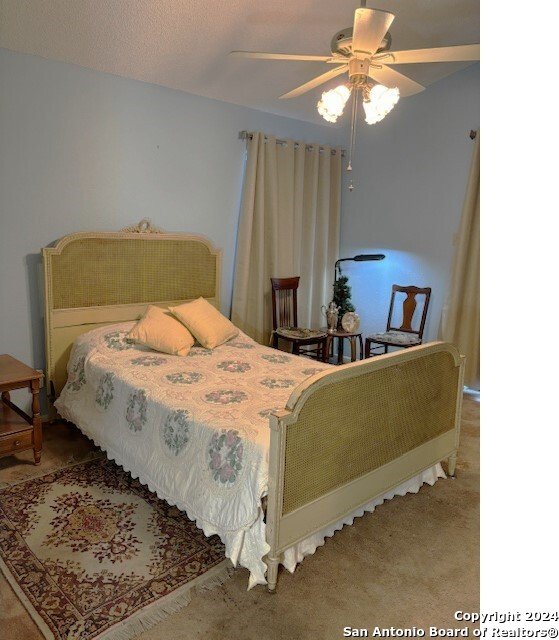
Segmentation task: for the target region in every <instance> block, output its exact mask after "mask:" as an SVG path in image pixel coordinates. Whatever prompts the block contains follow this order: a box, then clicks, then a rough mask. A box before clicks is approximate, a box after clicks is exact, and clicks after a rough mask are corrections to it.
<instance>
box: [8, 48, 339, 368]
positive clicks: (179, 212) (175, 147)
mask: <svg viewBox="0 0 559 640" xmlns="http://www.w3.org/2000/svg"><path fill="white" fill-rule="evenodd" d="M243 129H248V130H256V129H259V130H263V131H266V132H268V133H272V134H275V135H277V136H282V137H291V138H295V139H298V140H306V141H308V142H322V143H331V144H339V143H340V142H341V141H342V140H343V138H342V137H341V136H342V133H343V131H342V130H341V129H333V128H330V127H328V126H324V127H321V126H316V125H312V124H309V123H305V122H301V121H297V120H292V119H288V118H282V117H279V116H275V115H271V114H267V113H264V112H261V111H256V110H252V109H247V108H244V107H238V106H234V105H230V104H226V103H223V102H219V101H215V100H209V99H206V98H202V97H199V96H194V95H189V94H185V93H181V92H178V91H173V90H170V89H166V88H163V87H158V86H154V85H149V84H144V83H141V82H137V81H134V80H128V79H124V78H120V77H116V76H111V75H108V74H103V73H99V72H96V71H91V70H89V69H84V68H80V67H76V66H73V65H69V64H64V63H60V62H55V61H50V60H43V59H41V58H37V57H33V56H29V55H23V54H17V53H12V52H9V51H7V50H2V49H0V353H5V352H7V353H11V354H12V355H14V356H15V357H17V358H20V359H21V360H23V361H25V362H28V363H30V364H33V365H34V366H35V367H41V368H42V367H44V343H43V308H42V305H43V300H42V291H41V284H40V283H41V273H40V268H41V267H40V264H41V258H40V250H41V248H42V247H44V246H47V245H49V244H51V243H52V242H53V241H54V240H56V239H58V238H60V237H61V236H63V235H65V234H68V233H72V232H76V231H85V230H92V229H95V230H118V229H120V228H122V227H123V226H127V225H130V224H133V223H136V222H138V221H139V220H140V219H141V218H144V217H149V218H151V219H152V221H153V223H154V224H156V225H158V226H161V227H162V228H164V229H166V230H169V231H190V232H196V233H202V234H205V235H206V236H208V237H209V238H211V239H212V240H213V241H214V243H215V244H216V245H217V246H218V247H221V248H222V249H223V283H222V291H223V310H224V312H226V313H229V307H230V299H231V287H232V278H233V264H234V252H235V242H236V228H237V219H238V215H239V204H240V198H241V186H242V173H243V165H244V143H243V142H241V141H239V140H238V132H239V131H241V130H243Z"/></svg>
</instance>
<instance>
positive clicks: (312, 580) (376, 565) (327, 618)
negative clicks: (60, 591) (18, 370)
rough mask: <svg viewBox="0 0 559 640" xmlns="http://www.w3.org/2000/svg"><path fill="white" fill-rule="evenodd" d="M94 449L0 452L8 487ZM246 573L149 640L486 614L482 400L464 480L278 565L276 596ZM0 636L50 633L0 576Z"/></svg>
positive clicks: (445, 623)
mask: <svg viewBox="0 0 559 640" xmlns="http://www.w3.org/2000/svg"><path fill="white" fill-rule="evenodd" d="M95 455H97V453H96V451H95V449H94V447H93V446H92V445H91V443H90V442H89V441H88V440H87V439H86V438H85V437H83V436H82V435H81V434H80V433H79V432H78V431H77V430H76V429H75V428H73V427H71V426H68V425H64V424H55V425H49V426H46V427H45V429H44V449H43V458H42V460H43V461H42V463H41V465H40V467H35V466H34V465H33V464H32V462H31V460H32V455H31V454H30V453H29V452H26V453H22V454H20V455H18V456H12V457H6V458H1V459H0V486H2V485H3V484H4V483H12V482H16V481H19V480H24V479H26V478H31V477H34V476H38V475H43V474H45V473H47V472H48V471H50V470H53V469H57V468H60V467H61V466H64V465H66V464H69V463H72V462H76V461H81V460H85V459H89V458H91V457H92V456H95ZM247 579H248V572H246V571H245V570H243V569H240V570H237V571H235V573H234V575H233V576H232V578H231V579H229V580H228V581H226V582H225V583H224V584H223V585H221V586H219V587H217V588H215V589H213V590H211V591H201V592H199V593H195V594H194V595H193V596H192V601H191V602H190V604H189V605H188V606H187V607H185V608H184V609H182V610H180V611H179V612H178V613H175V614H173V615H171V616H170V617H168V618H167V619H166V620H163V621H162V622H160V623H159V624H157V625H156V626H155V627H153V628H152V629H150V630H149V631H146V632H145V633H144V634H142V635H141V636H140V638H141V639H142V640H157V639H159V638H173V640H187V639H188V640H193V639H198V638H205V639H207V640H213V639H216V640H217V639H218V638H219V639H221V638H223V637H225V636H227V638H228V640H237V639H239V640H240V639H243V640H252V639H254V640H256V639H258V640H260V639H263V638H264V639H270V640H275V639H282V640H283V639H284V638H285V639H288V638H293V639H298V638H302V639H305V638H323V639H325V640H330V639H335V638H336V639H337V638H341V637H342V634H343V627H345V626H352V627H355V628H369V629H373V628H374V627H375V626H379V627H390V626H395V627H413V626H416V627H422V628H428V627H429V626H437V627H444V628H448V627H454V626H458V623H456V624H454V622H455V621H454V619H453V615H454V612H455V611H457V610H463V611H478V610H479V399H478V397H477V396H472V395H466V396H465V399H464V405H463V412H462V435H461V444H460V452H459V456H458V465H457V478H456V480H440V481H439V482H437V483H436V484H435V485H434V486H433V487H430V486H427V485H425V486H423V488H422V489H421V491H420V492H419V493H418V494H417V495H410V494H408V495H406V496H403V497H396V498H394V499H393V500H391V501H389V502H387V503H385V504H383V505H381V506H380V507H377V509H376V510H375V512H374V513H368V514H365V516H364V517H362V518H358V519H356V520H355V523H354V524H353V526H351V527H344V529H343V530H342V531H339V532H338V533H336V535H335V536H334V537H333V538H329V539H327V541H326V544H325V545H324V546H323V547H321V548H319V549H318V550H317V552H316V553H315V554H314V555H313V556H311V557H308V558H306V559H305V560H304V561H303V563H302V564H301V565H299V567H298V569H297V571H296V572H295V574H293V575H291V574H288V573H287V572H285V571H282V572H280V576H279V582H278V591H277V593H276V594H275V595H270V594H268V593H267V591H266V590H265V588H263V587H256V588H255V589H252V590H251V591H248V592H247V590H246V585H247ZM0 624H1V628H2V632H1V633H0V635H1V636H2V637H3V638H4V637H5V638H6V639H9V640H40V639H41V638H42V635H41V633H40V631H39V630H38V628H37V627H36V626H35V624H34V622H33V620H32V619H31V618H30V616H29V615H28V613H27V612H26V610H25V609H24V607H23V605H22V604H21V602H20V601H19V600H18V598H17V596H16V595H15V594H14V592H13V591H12V589H11V588H10V586H9V585H8V583H7V582H6V579H5V578H4V577H3V576H2V575H1V574H0Z"/></svg>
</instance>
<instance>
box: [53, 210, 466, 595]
mask: <svg viewBox="0 0 559 640" xmlns="http://www.w3.org/2000/svg"><path fill="white" fill-rule="evenodd" d="M43 258H44V271H45V327H46V356H47V367H46V368H47V389H48V390H49V393H50V400H51V401H52V400H54V399H55V398H56V397H57V396H58V395H59V393H60V391H61V390H62V388H63V386H64V384H65V382H66V376H67V373H66V367H67V363H68V359H69V356H70V351H71V348H72V344H73V342H74V340H75V339H76V338H77V337H78V336H79V335H80V334H82V333H85V332H86V331H90V330H92V329H94V328H96V327H99V326H102V325H106V324H112V323H117V322H124V321H127V320H134V319H136V318H139V317H140V316H141V314H142V313H143V311H144V309H145V308H146V306H147V304H157V305H159V306H162V307H166V306H169V305H176V304H180V303H181V302H185V301H188V300H191V299H195V298H198V297H199V296H203V297H205V298H208V299H209V300H210V301H211V302H212V303H213V304H214V305H215V306H216V307H218V308H219V304H220V297H219V292H220V281H221V253H220V251H217V250H216V249H215V248H214V247H213V245H212V243H211V242H210V241H209V240H207V239H206V238H203V237H201V236H197V235H189V234H174V233H173V234H169V233H164V232H162V231H161V230H160V229H157V228H154V227H152V226H151V224H150V223H149V221H147V220H142V221H141V222H140V223H139V224H138V225H137V226H135V227H129V228H126V229H123V230H122V231H120V232H111V233H106V232H105V233H102V232H101V233H99V232H86V233H76V234H72V235H69V236H66V237H64V238H62V239H61V240H60V241H59V242H57V243H56V244H55V245H54V246H53V247H50V248H46V249H43ZM463 375H464V358H463V356H460V354H459V353H458V351H457V349H456V347H454V346H453V345H450V344H446V343H442V342H434V343H429V344H425V345H422V346H418V347H412V348H410V349H406V350H402V351H399V352H396V353H390V354H387V355H382V356H377V357H375V358H371V359H368V360H364V361H361V362H355V363H352V364H348V365H346V366H343V367H333V368H332V369H331V370H327V371H323V372H320V373H318V374H316V375H314V376H312V377H310V378H308V379H307V380H305V381H304V382H303V383H302V384H300V385H299V386H298V387H297V388H296V389H295V390H294V391H293V393H292V394H291V397H290V399H289V401H288V403H287V406H286V407H285V409H283V410H282V411H278V412H276V413H275V414H273V415H272V416H270V434H271V437H270V472H269V490H268V508H267V514H266V538H267V541H268V544H269V545H270V552H269V554H268V558H267V565H268V572H267V580H268V588H269V589H270V590H271V591H273V590H274V589H275V587H276V582H277V573H278V563H279V560H280V556H281V553H282V552H283V551H284V550H285V549H287V548H288V547H291V546H292V545H294V544H296V543H297V542H299V541H301V540H304V539H305V538H307V537H309V536H310V535H312V534H314V533H316V532H318V531H320V530H322V529H324V528H325V527H327V526H329V525H331V524H333V523H335V522H337V521H339V520H341V519H342V518H344V517H345V516H346V515H348V514H350V513H352V512H354V511H355V510H356V509H358V508H359V507H361V506H363V505H365V504H366V503H368V502H370V501H372V500H373V499H375V498H377V497H379V496H381V495H383V494H385V493H387V492H389V491H390V490H391V489H393V488H395V487H397V486H398V485H400V484H402V483H403V482H405V481H406V480H408V479H410V478H412V477H413V476H416V475H418V474H419V473H421V472H422V471H424V470H425V469H428V468H429V467H432V466H433V465H435V464H436V463H437V462H440V461H441V460H445V459H446V460H448V471H449V473H450V475H454V471H455V465H456V455H457V451H458V441H459V430H460V411H461V404H462V389H463Z"/></svg>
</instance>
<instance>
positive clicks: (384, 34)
mask: <svg viewBox="0 0 559 640" xmlns="http://www.w3.org/2000/svg"><path fill="white" fill-rule="evenodd" d="M394 17H395V16H394V14H393V13H390V12H389V11H383V10H380V9H369V8H367V7H366V0H361V7H360V8H359V9H356V10H355V16H354V20H353V27H348V28H346V29H342V30H341V31H338V32H337V33H336V34H334V37H333V38H332V42H331V45H330V49H331V55H329V56H315V55H306V54H301V55H298V54H288V53H264V52H257V51H231V53H230V55H231V56H236V57H242V58H253V59H264V60H298V61H315V62H323V63H326V64H331V65H336V66H334V68H333V69H331V70H330V71H327V72H326V73H323V74H321V75H319V76H317V77H316V78H313V79H312V80H309V81H308V82H305V83H304V84H302V85H301V86H299V87H297V88H296V89H293V90H292V91H289V92H287V93H284V94H283V95H281V96H280V99H286V98H296V97H298V96H300V95H302V94H304V93H306V92H307V91H310V90H311V89H314V88H316V87H319V86H320V85H321V84H324V83H325V82H328V81H329V80H331V79H332V78H335V77H336V76H339V75H342V74H344V73H347V74H348V81H347V82H345V83H344V84H342V85H340V86H338V87H336V88H335V89H331V90H330V91H325V92H324V93H323V94H322V98H321V99H320V100H319V102H318V104H317V109H318V112H319V113H320V115H321V116H322V117H323V118H324V119H325V120H327V121H328V122H336V120H337V119H338V118H339V117H340V116H341V115H342V113H343V111H344V107H345V105H346V103H347V101H348V99H349V97H350V96H351V95H353V102H352V117H351V144H350V153H349V163H348V167H347V169H348V171H351V170H352V158H353V150H354V147H355V124H356V117H357V97H358V95H359V94H361V97H362V102H363V109H364V111H365V121H366V122H367V124H374V123H376V122H380V120H382V119H383V118H384V117H385V116H386V115H387V114H388V113H389V112H390V111H391V110H392V109H393V108H394V105H395V104H396V103H397V102H398V100H399V98H400V95H402V96H411V95H413V94H415V93H419V92H420V91H423V90H424V89H425V87H423V86H422V85H420V84H419V83H418V82H415V80H412V79H411V78H408V77H407V76H405V75H404V74H402V73H399V72H398V71H395V70H394V69H392V65H398V64H413V63H426V62H428V63H430V62H463V61H474V60H479V53H480V51H479V44H466V45H459V46H454V47H437V48H433V49H410V50H407V51H391V50H390V48H391V45H392V36H391V35H390V32H389V31H388V29H389V28H390V25H391V24H392V21H393V20H394ZM349 188H350V190H352V189H353V184H352V183H351V182H350V185H349Z"/></svg>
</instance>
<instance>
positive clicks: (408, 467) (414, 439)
mask: <svg viewBox="0 0 559 640" xmlns="http://www.w3.org/2000/svg"><path fill="white" fill-rule="evenodd" d="M462 387H463V358H462V357H461V356H460V354H459V353H458V351H457V349H456V348H455V347H454V346H453V345H450V344H447V343H443V342H434V343H429V344H426V345H422V346H419V347H413V348H410V349H405V350H402V351H399V352H396V353H391V354H388V355H384V356H378V357H375V358H371V359H368V360H364V361H361V362H356V363H353V364H349V365H346V366H344V367H337V368H333V369H332V370H328V371H323V372H321V373H318V374H316V375H315V376H313V377H312V378H309V379H308V380H306V381H305V382H304V383H302V384H301V385H300V386H299V387H297V389H295V391H294V392H293V394H292V395H291V397H290V399H289V402H288V404H287V407H286V409H285V410H282V411H277V412H276V413H275V414H274V415H273V416H271V418H270V427H271V443H270V486H269V498H268V512H267V521H266V535H267V541H268V544H269V545H270V547H271V549H270V553H269V555H268V586H269V588H270V589H271V590H273V589H274V588H275V586H276V580H277V568H278V560H279V557H280V554H281V553H282V552H283V551H284V550H285V549H287V548H288V547H290V546H292V545H294V544H296V543H297V542H299V541H300V540H303V539H304V538H307V537H308V536H310V535H312V534H313V533H315V532H317V531H320V530H321V529H323V528H325V527H327V526H328V525H330V524H332V523H334V522H336V521H338V520H340V519H342V518H343V517H344V516H345V515H347V514H348V513H351V512H352V511H354V510H355V509H357V508H358V507H360V506H362V505H364V504H365V503H367V502H369V501H370V500H373V499H374V498H376V497H378V496H380V495H383V494H385V493H386V492H388V491H389V490H390V489H392V488H394V487H396V486H398V485H400V484H402V483H403V482H405V481H406V480H408V479H409V478H411V477H413V476H415V475H417V474H419V473H421V472H422V471H423V470H425V469H427V468H429V467H431V466H433V465H434V464H435V463H437V462H439V461H441V460H443V459H448V460H449V473H450V474H454V466H455V463H456V453H457V450H458V440H459V430H460V409H461V402H462Z"/></svg>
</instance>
